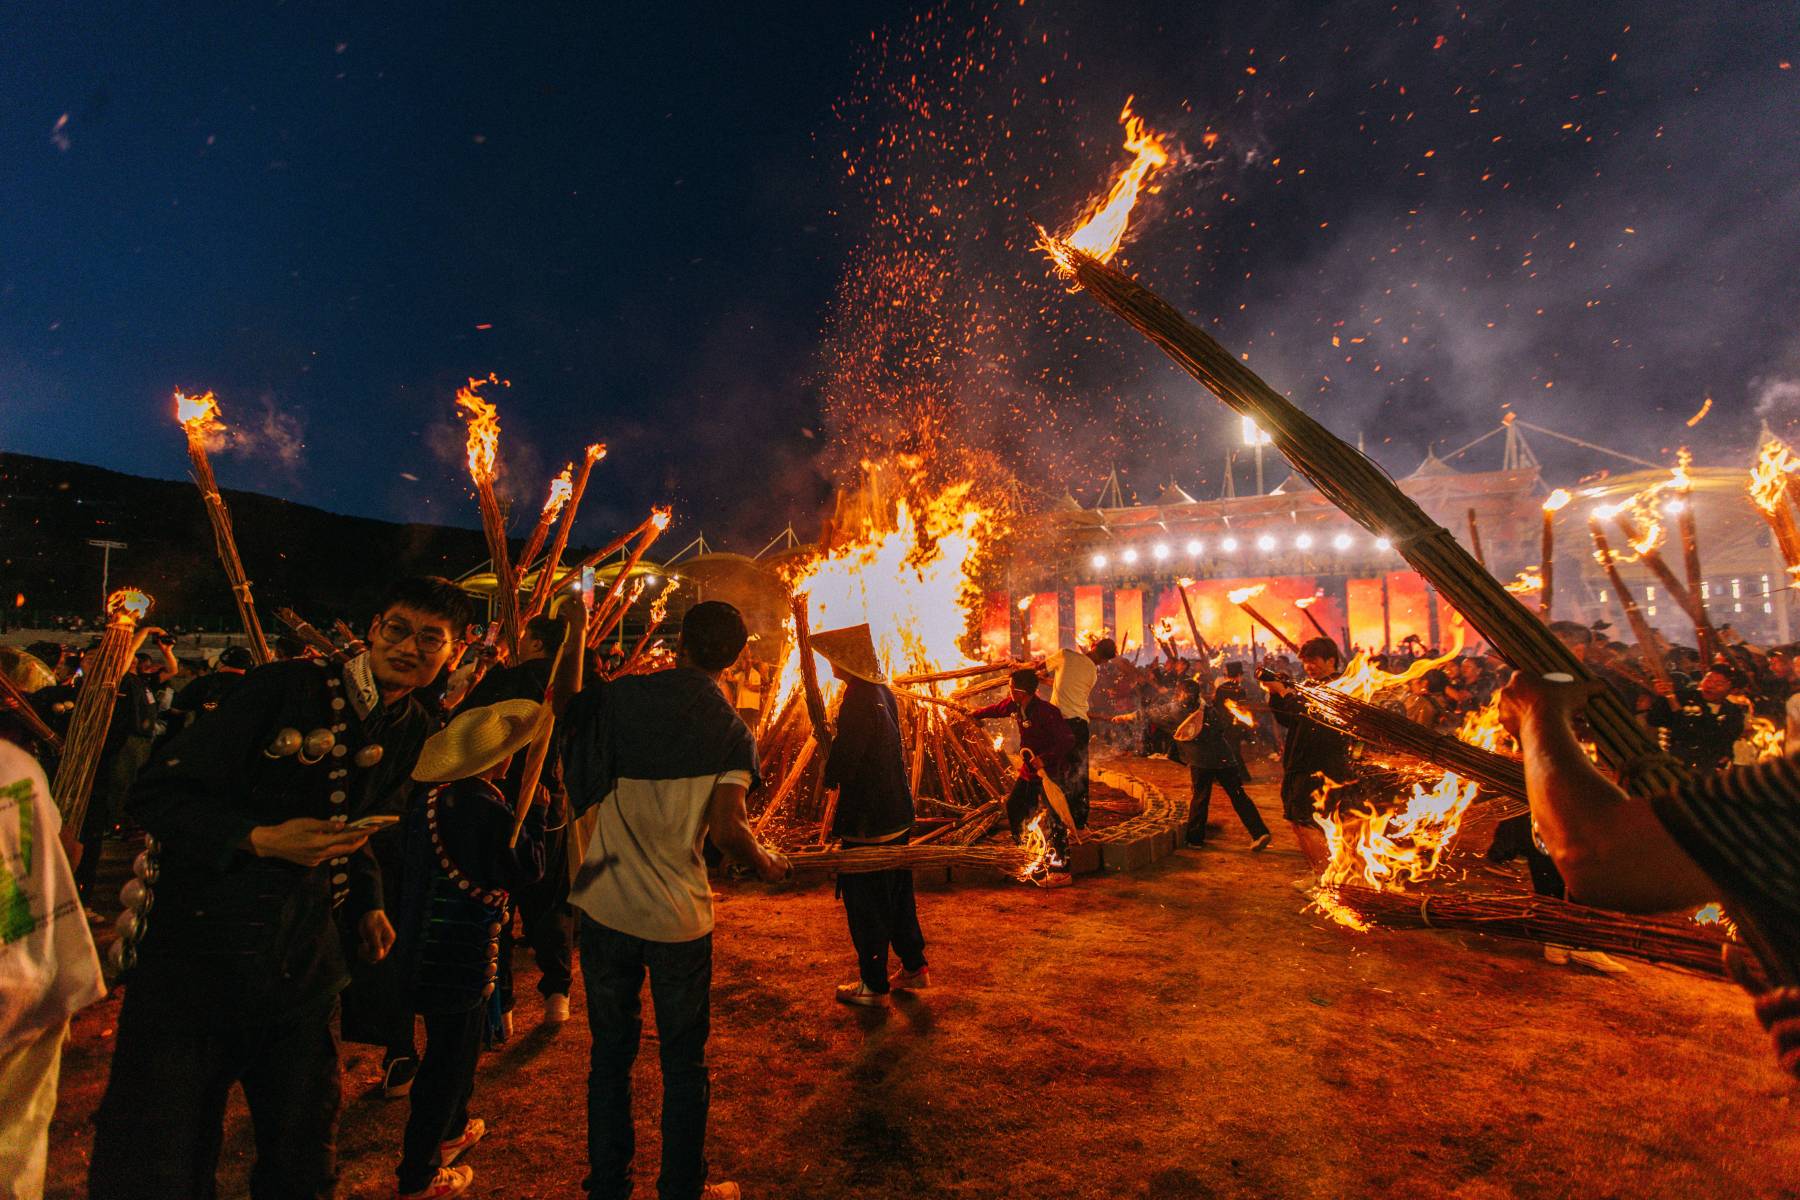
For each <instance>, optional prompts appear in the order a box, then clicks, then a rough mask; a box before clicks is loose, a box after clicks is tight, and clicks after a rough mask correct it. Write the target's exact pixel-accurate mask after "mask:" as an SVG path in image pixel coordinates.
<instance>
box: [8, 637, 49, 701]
mask: <svg viewBox="0 0 1800 1200" xmlns="http://www.w3.org/2000/svg"><path fill="white" fill-rule="evenodd" d="M0 675H5V676H6V677H7V678H8V679H10V680H12V681H13V682H14V683H15V684H17V685H18V688H19V690H20V691H21V692H35V691H38V690H40V689H42V688H47V687H50V686H52V685H53V684H55V683H56V673H55V672H53V671H52V670H51V669H50V668H49V667H46V666H45V665H44V663H43V660H42V659H39V658H38V657H37V656H36V655H34V654H27V653H26V652H25V651H23V650H17V649H14V648H13V647H11V646H0Z"/></svg>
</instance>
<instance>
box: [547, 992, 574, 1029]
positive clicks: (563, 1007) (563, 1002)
mask: <svg viewBox="0 0 1800 1200" xmlns="http://www.w3.org/2000/svg"><path fill="white" fill-rule="evenodd" d="M568 1019H569V998H568V997H567V996H565V995H563V994H562V993H561V992H551V993H550V994H549V995H548V996H545V997H544V1024H546V1025H561V1024H562V1023H563V1022H564V1021H567V1020H568Z"/></svg>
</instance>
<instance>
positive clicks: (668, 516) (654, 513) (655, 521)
mask: <svg viewBox="0 0 1800 1200" xmlns="http://www.w3.org/2000/svg"><path fill="white" fill-rule="evenodd" d="M674 516H675V511H674V510H673V509H671V508H670V507H669V506H668V505H666V504H665V505H661V506H659V507H657V508H653V509H651V510H650V524H651V525H652V526H654V527H655V529H656V532H658V533H661V532H662V531H663V530H665V529H667V528H668V527H669V522H670V521H671V520H673V519H674Z"/></svg>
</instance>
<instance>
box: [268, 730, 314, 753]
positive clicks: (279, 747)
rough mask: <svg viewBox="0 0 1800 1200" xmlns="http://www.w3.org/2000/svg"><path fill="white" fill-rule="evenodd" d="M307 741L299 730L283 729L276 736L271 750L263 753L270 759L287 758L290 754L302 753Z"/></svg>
mask: <svg viewBox="0 0 1800 1200" xmlns="http://www.w3.org/2000/svg"><path fill="white" fill-rule="evenodd" d="M305 740H306V739H304V738H302V737H301V736H300V731H299V730H298V729H283V730H282V731H281V732H279V733H277V734H276V735H275V740H274V741H272V742H270V743H269V748H268V749H267V750H264V751H263V753H264V754H266V755H268V756H269V757H270V758H286V757H287V756H288V755H290V754H298V753H300V747H301V745H303V744H304V742H305Z"/></svg>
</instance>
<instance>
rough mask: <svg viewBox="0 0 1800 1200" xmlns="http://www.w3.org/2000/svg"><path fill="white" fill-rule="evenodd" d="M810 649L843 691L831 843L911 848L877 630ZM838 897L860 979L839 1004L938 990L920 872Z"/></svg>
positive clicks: (845, 879) (856, 884) (864, 882)
mask: <svg viewBox="0 0 1800 1200" xmlns="http://www.w3.org/2000/svg"><path fill="white" fill-rule="evenodd" d="M812 644H813V649H814V650H815V651H816V652H817V653H818V654H820V655H821V656H822V657H823V658H824V659H825V661H826V662H828V663H830V664H831V670H832V673H833V674H834V675H836V676H837V677H838V679H840V680H842V681H843V684H844V699H843V703H842V704H841V705H840V706H839V707H838V720H837V729H836V731H835V732H834V733H833V734H832V738H831V753H830V754H829V755H828V756H827V757H826V759H825V786H826V787H827V788H830V789H834V790H835V791H836V792H837V803H836V805H835V807H834V808H833V810H832V812H833V817H832V822H831V830H830V834H829V836H830V837H831V838H832V839H833V840H836V841H840V842H842V843H843V844H844V845H845V846H846V847H853V846H895V845H904V844H905V843H906V841H907V839H908V838H909V837H910V835H911V834H912V827H913V797H912V788H911V786H910V785H909V784H908V782H907V777H906V756H905V753H904V752H903V750H902V749H901V745H900V720H899V712H898V709H897V708H896V707H895V704H894V693H893V692H891V691H889V690H888V687H887V678H886V677H885V676H884V675H883V674H882V673H881V668H880V666H879V664H877V662H876V660H875V643H874V641H873V639H872V638H871V637H870V636H869V627H868V626H867V625H855V626H852V627H850V628H848V629H832V630H827V631H825V632H823V633H819V634H815V635H813V638H812ZM837 892H838V897H839V898H840V899H842V900H843V902H844V917H845V919H846V920H847V921H848V922H849V925H850V941H851V944H852V945H854V946H855V947H856V959H857V968H858V972H859V975H860V978H858V979H856V980H854V981H852V982H850V983H845V984H840V985H838V989H837V998H838V1000H839V1001H841V1002H842V1003H844V1004H854V1005H861V1006H863V1007H870V1008H872V1007H878V1006H880V1005H883V1004H886V1003H887V998H888V992H889V991H890V990H893V989H898V990H900V991H916V990H918V989H920V988H926V987H930V986H931V976H930V974H929V973H928V972H927V970H926V965H925V935H924V933H923V932H921V931H920V929H919V912H918V906H917V902H916V900H915V897H914V895H913V876H912V871H911V870H910V869H908V868H905V867H900V868H896V869H894V870H891V871H865V872H857V873H854V874H844V875H839V876H838V886H837ZM890 948H891V949H892V950H893V952H894V953H895V954H896V955H898V956H899V959H900V970H899V972H898V973H897V974H895V975H893V976H892V977H891V978H890V977H889V975H888V951H889V949H890Z"/></svg>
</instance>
